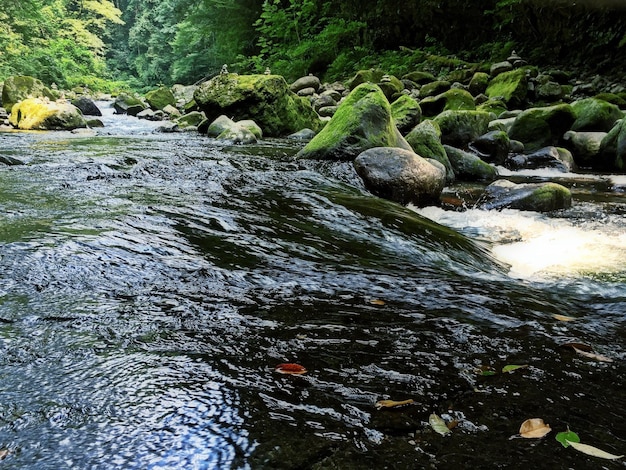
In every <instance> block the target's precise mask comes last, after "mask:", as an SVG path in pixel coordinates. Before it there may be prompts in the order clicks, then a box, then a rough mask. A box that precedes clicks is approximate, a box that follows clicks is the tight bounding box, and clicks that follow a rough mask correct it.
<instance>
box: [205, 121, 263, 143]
mask: <svg viewBox="0 0 626 470" xmlns="http://www.w3.org/2000/svg"><path fill="white" fill-rule="evenodd" d="M207 135H208V136H209V137H215V138H216V139H217V140H225V141H228V142H232V143H236V144H252V143H255V142H257V139H260V138H261V136H262V132H261V128H260V127H259V126H258V125H257V124H256V123H255V122H254V121H252V120H242V121H239V122H235V121H233V120H232V119H230V118H229V117H227V116H224V115H222V116H219V117H218V118H217V119H216V120H214V121H213V122H212V123H211V124H210V125H209V128H208V130H207Z"/></svg>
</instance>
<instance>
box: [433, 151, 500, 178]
mask: <svg viewBox="0 0 626 470" xmlns="http://www.w3.org/2000/svg"><path fill="white" fill-rule="evenodd" d="M444 150H445V152H446V155H447V158H448V160H449V161H450V165H451V166H452V169H453V170H454V175H455V177H456V178H457V179H458V180H460V181H493V180H495V179H496V178H497V177H498V170H496V168H495V167H494V166H492V165H490V164H489V163H487V162H485V161H484V160H482V159H481V158H480V157H477V156H476V155H473V154H471V153H469V152H465V151H464V150H461V149H458V148H456V147H451V146H449V145H444Z"/></svg>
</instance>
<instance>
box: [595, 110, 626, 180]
mask: <svg viewBox="0 0 626 470" xmlns="http://www.w3.org/2000/svg"><path fill="white" fill-rule="evenodd" d="M600 156H601V159H602V160H601V165H602V166H603V167H604V168H606V169H608V170H610V171H615V170H617V171H626V119H622V120H621V121H620V122H619V123H618V124H617V125H615V127H613V129H611V131H610V132H609V133H608V134H607V135H606V137H605V138H604V139H602V143H601V144H600Z"/></svg>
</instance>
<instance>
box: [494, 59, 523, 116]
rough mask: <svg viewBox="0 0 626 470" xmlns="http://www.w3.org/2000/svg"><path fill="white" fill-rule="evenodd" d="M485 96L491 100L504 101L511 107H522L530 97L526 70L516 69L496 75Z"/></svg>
mask: <svg viewBox="0 0 626 470" xmlns="http://www.w3.org/2000/svg"><path fill="white" fill-rule="evenodd" d="M485 94H486V95H487V96H488V97H489V98H498V99H502V100H503V101H504V102H505V103H506V104H507V105H508V106H509V107H519V106H522V105H523V104H524V102H525V101H526V97H527V95H528V76H527V71H526V68H520V69H515V70H511V71H509V72H503V73H501V74H499V75H496V76H495V77H494V78H492V79H491V81H490V82H489V86H487V90H486V91H485Z"/></svg>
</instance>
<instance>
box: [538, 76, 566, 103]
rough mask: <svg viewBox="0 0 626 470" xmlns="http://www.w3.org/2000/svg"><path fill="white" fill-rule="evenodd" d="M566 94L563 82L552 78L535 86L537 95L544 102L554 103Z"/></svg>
mask: <svg viewBox="0 0 626 470" xmlns="http://www.w3.org/2000/svg"><path fill="white" fill-rule="evenodd" d="M564 95H565V91H564V89H563V87H562V86H561V84H560V83H557V82H554V81H552V80H547V81H543V82H539V83H538V84H537V86H536V87H535V97H536V98H537V99H538V100H540V101H543V102H549V103H554V102H557V101H560V100H561V99H562V98H563V96H564Z"/></svg>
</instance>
